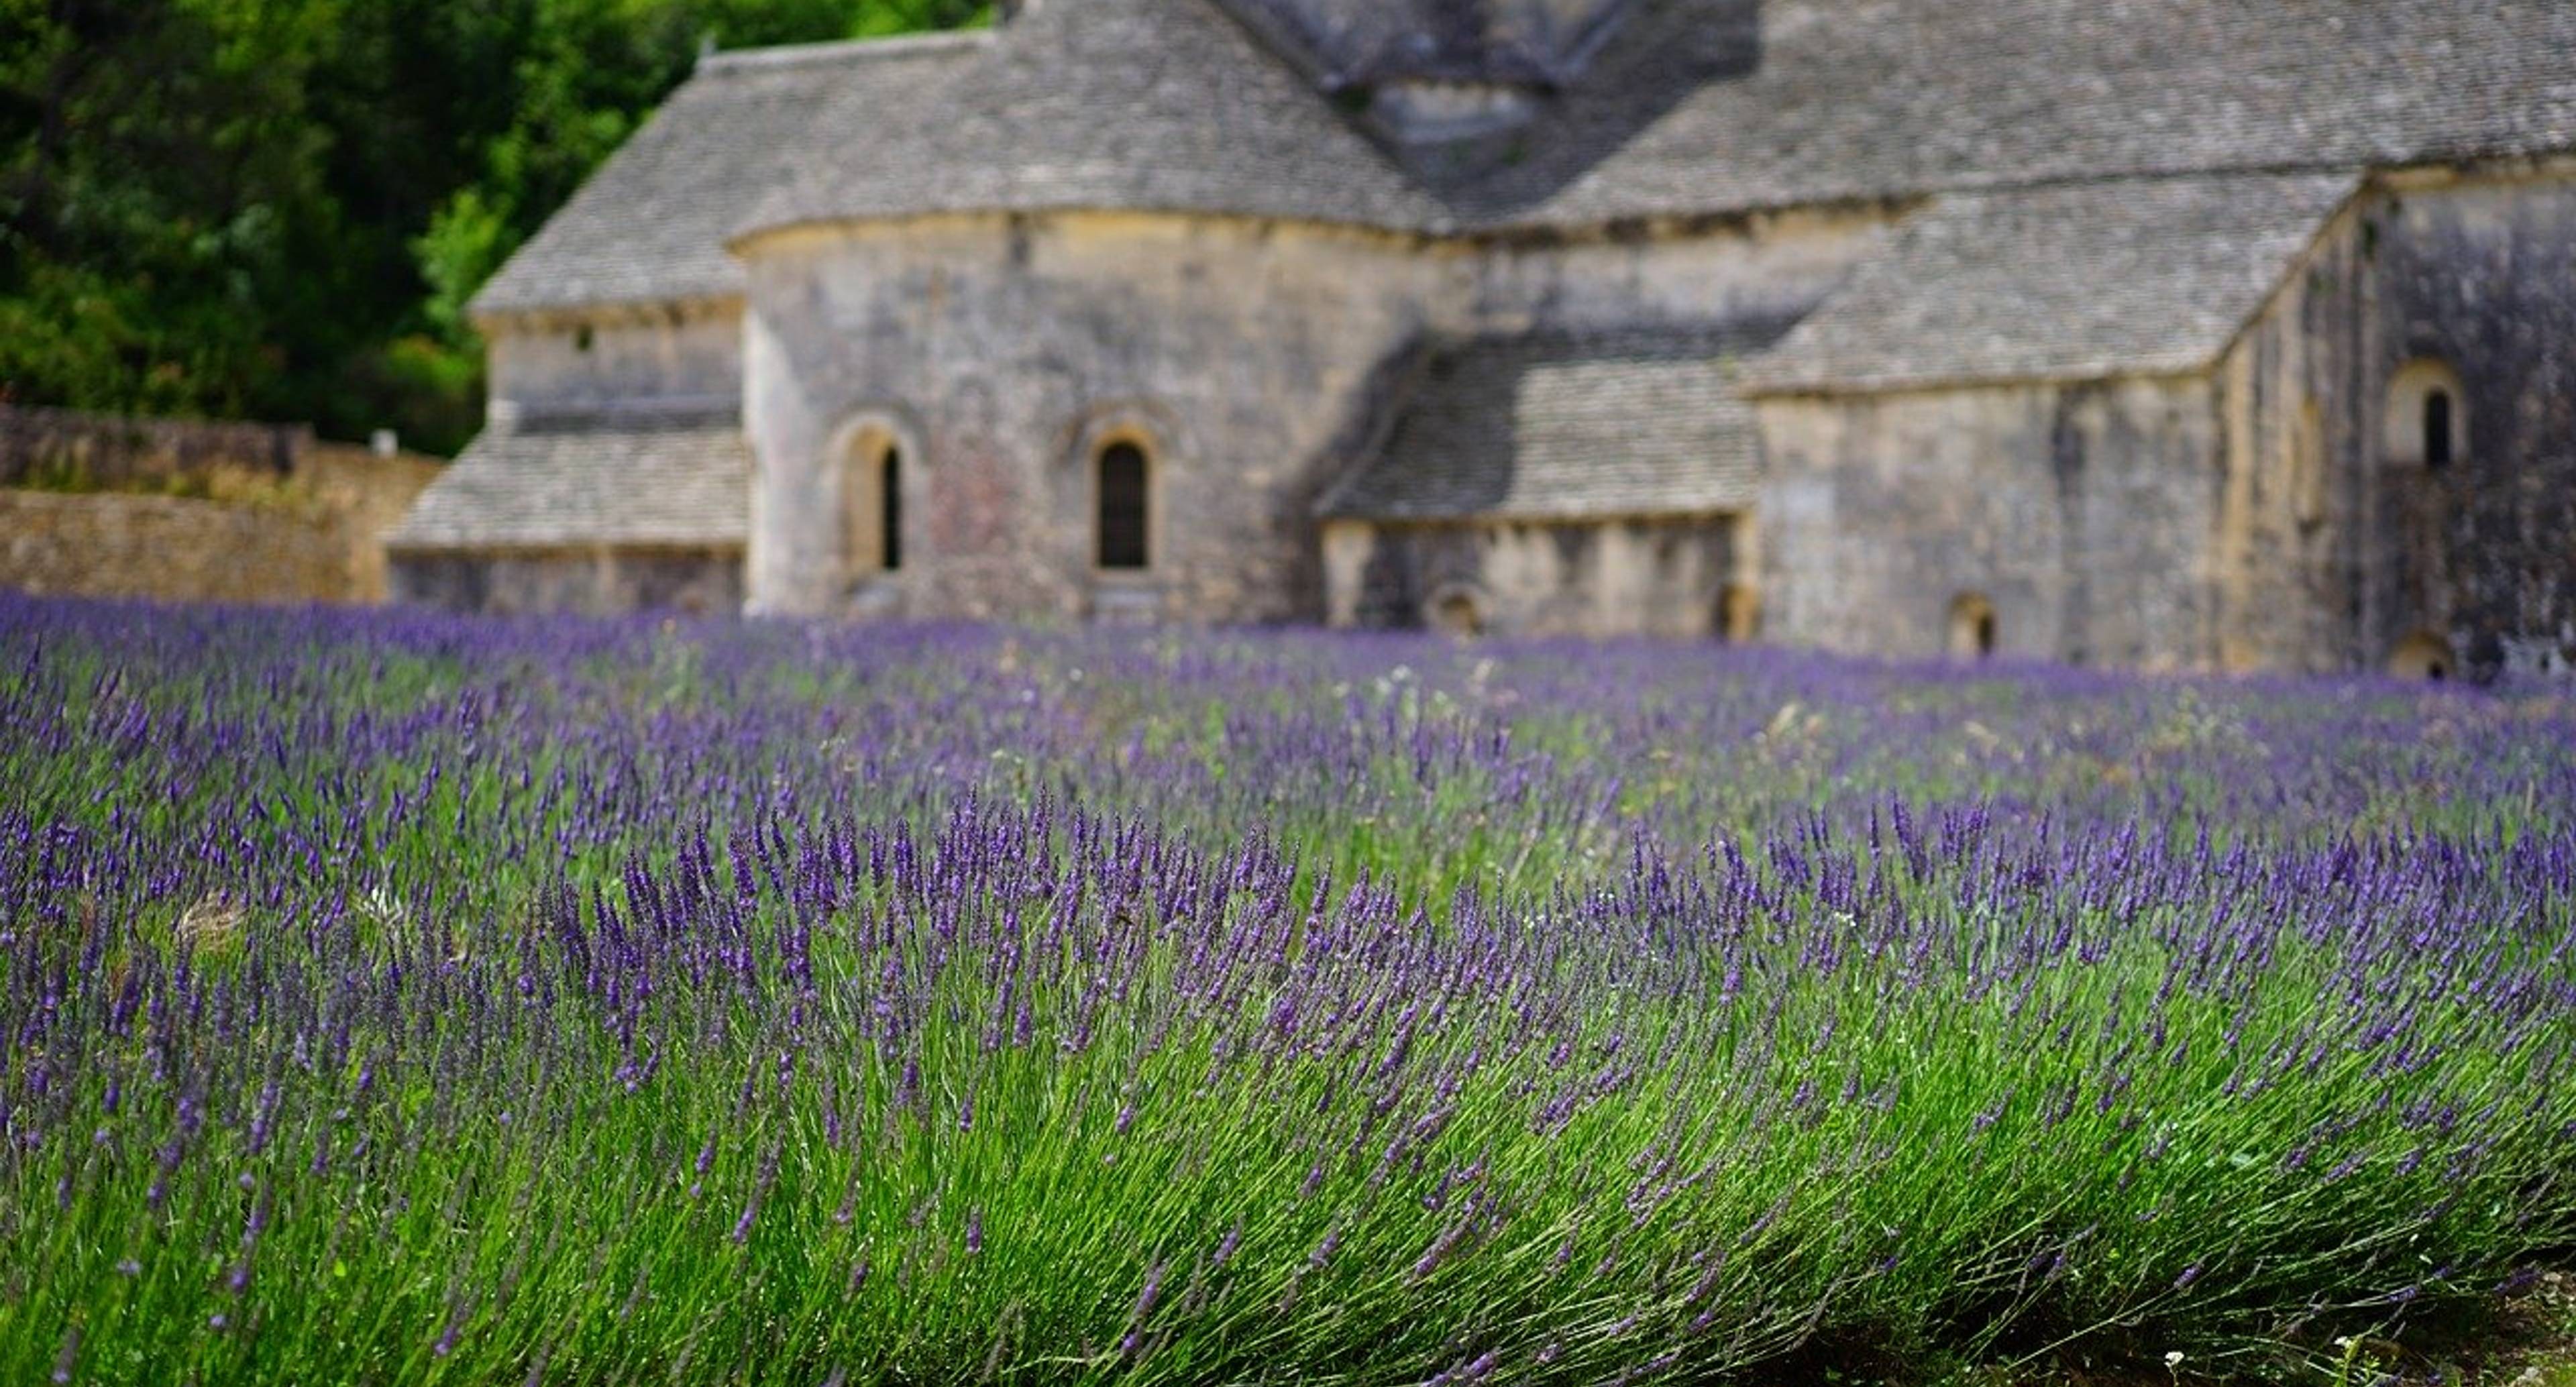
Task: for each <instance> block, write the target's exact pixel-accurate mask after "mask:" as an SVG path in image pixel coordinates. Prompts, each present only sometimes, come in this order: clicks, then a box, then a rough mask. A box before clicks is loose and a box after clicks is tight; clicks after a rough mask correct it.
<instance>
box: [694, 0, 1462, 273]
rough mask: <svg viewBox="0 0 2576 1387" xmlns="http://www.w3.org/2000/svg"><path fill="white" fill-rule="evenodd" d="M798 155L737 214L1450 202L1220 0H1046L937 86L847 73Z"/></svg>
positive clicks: (759, 217)
mask: <svg viewBox="0 0 2576 1387" xmlns="http://www.w3.org/2000/svg"><path fill="white" fill-rule="evenodd" d="M787 162H788V166H789V168H790V170H791V172H790V174H789V176H788V177H787V178H785V179H784V180H783V181H782V182H781V184H780V185H779V187H778V188H777V189H776V190H775V191H774V192H772V193H771V194H770V195H769V196H768V197H767V198H766V199H764V200H763V201H761V203H760V204H759V206H758V209H757V211H755V212H754V213H753V214H752V215H751V216H750V217H748V218H747V219H746V220H745V221H743V222H742V223H741V225H740V227H739V228H738V229H739V230H742V231H755V230H761V229H766V228H773V227H778V226H783V225H790V224H794V223H800V222H829V221H836V220H842V219H849V218H871V219H874V218H889V217H899V216H915V215H921V214H924V213H935V212H963V211H1044V210H1066V209H1095V210H1096V209H1134V210H1155V211H1188V212H1204V213H1225V214H1238V215H1245V216H1256V217H1273V218H1280V219H1285V220H1296V221H1328V222H1349V223H1362V224H1368V225H1376V226H1389V227H1418V226H1428V225H1431V224H1433V223H1436V222H1439V221H1441V220H1443V219H1444V217H1445V213H1444V212H1443V210H1442V208H1441V207H1440V205H1439V203H1438V202H1437V201H1436V200H1434V199H1433V198H1432V197H1431V196H1430V195H1429V194H1427V193H1425V192H1423V191H1421V190H1420V189H1418V188H1416V187H1414V186H1413V185H1412V184H1411V183H1410V182H1409V181H1408V180H1407V179H1406V177H1405V175H1404V174H1403V172H1402V171H1401V170H1400V169H1398V168H1397V167H1396V166H1395V164H1394V163H1393V161H1392V160H1390V159H1389V158H1388V157H1387V156H1386V155H1385V154H1384V153H1383V152H1381V151H1380V150H1379V149H1378V148H1377V146H1375V145H1373V144H1371V143H1370V142H1369V141H1368V140H1367V139H1366V138H1365V137H1364V136H1362V135H1361V134H1360V133H1359V132H1358V130H1357V129H1355V128H1354V127H1353V126H1352V125H1351V124H1350V123H1349V122H1348V121H1346V120H1344V119H1343V118H1342V116H1341V115H1340V114H1338V113H1337V112H1336V111H1335V110H1334V107H1333V104H1332V102H1331V101H1330V100H1328V99H1327V98H1326V97H1325V96H1324V95H1322V94H1321V93H1319V92H1318V91H1317V90H1316V89H1315V88H1314V87H1313V86H1312V85H1310V84H1309V82H1308V81H1307V79H1306V78H1305V77H1303V76H1301V75H1299V73H1298V72H1297V71H1295V70H1294V69H1292V68H1291V67H1290V66H1289V64H1288V63H1287V62H1286V61H1284V60H1283V59H1281V58H1280V57H1279V56H1278V55H1277V54H1275V53H1273V52H1271V51H1269V50H1267V49H1265V48H1263V47H1262V46H1261V44H1260V43H1259V42H1258V41H1256V40H1255V39H1254V38H1253V37H1252V35H1251V33H1250V32H1249V31H1248V30H1246V29H1245V28H1244V26H1243V25H1241V24H1240V23H1238V22H1236V21H1235V20H1234V19H1233V18H1232V17H1230V16H1229V15H1228V14H1227V13H1226V12H1225V11H1223V10H1222V9H1220V8H1219V7H1218V6H1217V5H1216V4H1215V3H1214V0H1050V3H1046V4H1043V5H1040V6H1037V7H1036V8H1035V9H1034V10H1032V11H1031V12H1029V13H1026V14H1024V15H1023V16H1022V17H1020V18H1018V19H1015V20H1013V21H1011V22H1010V23H1009V24H1008V25H1007V26H1005V27H1004V28H1003V29H1001V30H1000V31H999V32H998V33H997V34H996V35H995V38H994V41H993V43H992V46H991V48H990V49H989V51H987V52H986V53H985V54H984V55H983V56H982V57H981V58H980V59H978V60H977V61H975V62H973V63H972V64H970V65H968V66H966V67H965V68H964V69H962V70H960V71H958V72H957V73H955V74H954V76H953V77H952V78H951V79H950V80H948V81H946V82H944V83H942V84H941V85H940V86H939V87H938V89H937V90H936V91H919V90H911V89H907V90H905V91H902V92H893V91H888V90H880V89H879V88H878V87H877V85H876V84H875V83H873V82H871V81H856V80H854V81H851V82H849V83H847V84H845V86H844V87H843V89H842V90H841V91H840V92H839V93H838V94H837V95H836V96H835V98H834V99H833V100H832V101H831V103H830V104H829V106H828V107H827V108H826V109H825V110H824V112H823V114H822V115H821V117H820V118H819V119H817V120H815V121H814V122H812V123H811V124H810V125H809V126H808V127H806V129H805V132H804V136H803V139H802V140H801V142H800V143H799V144H798V145H797V147H796V149H795V150H794V151H793V153H792V155H791V157H790V158H789V159H788V161H787Z"/></svg>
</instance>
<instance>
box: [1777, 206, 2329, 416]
mask: <svg viewBox="0 0 2576 1387" xmlns="http://www.w3.org/2000/svg"><path fill="white" fill-rule="evenodd" d="M2357 187H2358V180H2357V179H2355V178H2353V177H2350V176H2342V177H2334V176H2264V175H2247V176H2237V177H2221V178H2182V179H2145V180H2128V181H2122V182H2114V183H2099V184H2078V185H2070V186H2065V187H2058V188H2046V189H2037V190H2033V191H2029V192H2013V193H1971V194H1964V195H1959V196H1956V197H1951V198H1945V199H1943V200H1942V201H1941V202H1940V203H1939V204H1938V205H1937V206H1935V207H1934V208H1933V209H1932V210H1931V211H1929V212H1926V213H1924V214H1923V215H1922V216H1920V217H1918V218H1917V219H1916V220H1914V221H1913V222H1911V223H1909V224H1908V225H1907V226H1906V228H1905V230H1904V232H1903V233H1902V234H1901V235H1900V236H1899V237H1898V238H1897V240H1896V242H1895V244H1894V245H1892V246H1891V247H1890V248H1889V249H1888V250H1887V251H1886V252H1885V253H1884V254H1882V255H1881V256H1880V257H1879V258H1878V259H1876V260H1874V261H1871V262H1870V263H1868V264H1866V265H1864V266H1863V267H1862V268H1861V269H1860V270H1859V271H1858V272H1857V273H1856V274H1855V275H1854V276H1853V278H1852V281H1851V282H1850V283H1849V284H1847V285H1845V286H1844V287H1843V288H1842V289H1841V290H1840V291H1839V292H1837V293H1836V294H1835V295H1834V296H1833V297H1832V298H1830V299H1827V300H1826V301H1825V304H1824V306H1823V307H1822V308H1820V309H1818V310H1816V312H1815V313H1814V314H1812V315H1810V316H1809V317H1808V318H1807V319H1806V321H1804V322H1802V323H1800V324H1799V325H1798V327H1797V328H1796V330H1795V331H1793V332H1791V333H1790V334H1789V335H1788V336H1787V337H1786V338H1785V339H1783V340H1782V341H1781V343H1780V344H1779V346H1778V347H1776V348H1774V349H1773V350H1772V351H1770V352H1769V353H1767V354H1765V355H1764V356H1762V357H1761V358H1759V359H1757V360H1755V361H1753V362H1751V363H1749V364H1748V365H1747V367H1746V370H1745V377H1744V388H1745V390H1746V391H1747V392H1748V393H1752V394H1776V393H1790V392H1805V391H1819V392H1867V391H1884V390H1895V389H1905V388H1920V387H1927V386H1936V385H1961V384H1974V383H1987V382H2000V381H2011V380H2066V379H2102V378H2108V377H2112V376H2121V375H2140V374H2161V373H2177V372H2190V371H2198V370H2202V369H2205V368H2207V367H2209V366H2210V365H2212V364H2214V363H2215V361H2216V360H2217V358H2218V356H2219V355H2220V353H2221V352H2223V351H2224V350H2225V348H2226V346H2227V344H2228V343H2229V342H2231V341H2233V340H2234V339H2235V337H2236V334H2237V333H2238V332H2239V331H2240V330H2241V329H2242V328H2243V327H2244V325H2245V323H2246V322H2247V320H2248V319H2250V318H2251V317H2252V316H2253V315H2254V313H2255V311H2256V310H2257V309H2258V308H2259V307H2260V306H2261V305H2262V303H2263V301H2264V300H2265V299H2266V298H2267V297H2268V296H2269V295H2270V294H2271V292H2272V291H2273V289H2274V288H2275V287H2276V286H2277V285H2279V284H2280V282H2281V279H2282V277H2283V275H2284V274H2285V273H2286V272H2287V271H2288V269H2289V267H2290V266H2291V265H2292V264H2293V263H2294V262H2295V261H2296V259H2297V258H2298V256H2299V255H2300V253H2301V252H2302V251H2303V250H2305V249H2306V248H2307V246H2308V245H2309V244H2310V243H2311V242H2313V241H2314V240H2315V238H2316V236H2317V234H2318V232H2319V231H2320V230H2321V229H2322V228H2323V226H2324V224H2325V222H2326V221H2327V219H2329V218H2330V217H2332V216H2333V215H2334V213H2335V211H2336V210H2337V209H2338V208H2340V207H2341V206H2342V205H2343V204H2344V203H2345V202H2346V201H2347V200H2348V199H2349V198H2350V197H2351V196H2352V194H2353V193H2354V191H2355V190H2356V188H2357Z"/></svg>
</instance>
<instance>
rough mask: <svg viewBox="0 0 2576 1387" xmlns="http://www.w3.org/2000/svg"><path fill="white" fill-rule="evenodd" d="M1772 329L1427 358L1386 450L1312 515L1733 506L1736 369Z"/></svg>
mask: <svg viewBox="0 0 2576 1387" xmlns="http://www.w3.org/2000/svg"><path fill="white" fill-rule="evenodd" d="M1777 334H1778V328H1777V327H1773V326H1759V327H1745V328H1738V329H1735V330H1732V331H1728V332H1625V333H1617V334H1603V335H1585V336H1576V335H1553V334H1550V335H1540V336H1528V337H1509V338H1488V339H1481V340H1476V341H1471V342H1467V343H1463V344H1460V345H1457V346H1453V347H1451V348H1448V349H1446V350H1443V351H1439V352H1436V353H1435V354H1433V356H1432V357H1431V359H1430V361H1429V363H1428V364H1427V366H1426V367H1425V368H1424V370H1423V376H1422V378H1421V380H1420V381H1419V382H1418V383H1417V384H1416V385H1415V386H1414V388H1413V389H1412V390H1411V391H1410V392H1409V394H1408V396H1407V398H1405V399H1404V400H1402V401H1401V402H1400V403H1399V405H1398V409H1399V411H1400V412H1399V413H1398V415H1397V418H1396V423H1395V427H1394V429H1393V430H1392V431H1391V433H1390V434H1389V436H1388V438H1387V441H1386V444H1385V446H1384V447H1383V448H1382V449H1380V450H1379V451H1378V453H1377V455H1376V456H1375V457H1374V458H1373V459H1372V460H1371V461H1370V462H1369V463H1368V464H1367V465H1366V466H1365V467H1363V468H1362V469H1361V470H1360V471H1359V472H1358V473H1356V474H1355V475H1353V476H1352V477H1351V478H1350V479H1349V480H1348V481H1346V482H1345V483H1344V484H1343V485H1342V486H1340V487H1339V488H1337V489H1336V490H1335V491H1334V492H1333V493H1332V494H1331V495H1330V496H1329V497H1328V498H1327V499H1326V500H1325V502H1324V504H1323V505H1322V506H1321V507H1320V510H1321V511H1322V512H1323V513H1324V514H1326V515H1334V516H1350V517H1360V518H1367V519H1375V520H1465V519H1576V518H1584V517H1600V516H1637V515H1682V514H1705V513H1710V512H1718V511H1732V510H1741V509H1744V508H1745V507H1748V506H1750V505H1751V504H1752V503H1753V499H1754V492H1755V489H1756V487H1757V486H1758V485H1759V484H1760V481H1761V442H1760V438H1759V436H1758V434H1757V433H1756V431H1755V428H1754V422H1753V415H1752V410H1751V408H1750V407H1749V406H1747V405H1745V404H1744V403H1743V402H1742V401H1740V400H1738V399H1737V398H1736V397H1735V394H1734V390H1733V384H1732V377H1733V374H1734V363H1735V361H1736V359H1737V357H1738V356H1739V355H1740V354H1741V353H1744V352H1747V351H1752V350H1757V349H1758V348H1759V347H1760V346H1761V344H1763V343H1764V342H1767V341H1769V340H1770V339H1771V338H1773V337H1775V336H1777Z"/></svg>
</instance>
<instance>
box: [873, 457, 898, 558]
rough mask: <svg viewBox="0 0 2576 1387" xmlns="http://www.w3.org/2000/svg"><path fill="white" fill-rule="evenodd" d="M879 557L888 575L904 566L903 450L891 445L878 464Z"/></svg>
mask: <svg viewBox="0 0 2576 1387" xmlns="http://www.w3.org/2000/svg"><path fill="white" fill-rule="evenodd" d="M877 555H878V557H879V559H880V560H881V561H882V563H883V564H884V567H885V571H886V572H888V573H892V572H894V571H895V570H896V569H899V568H901V567H903V449H901V448H897V447H893V446H891V445H889V446H888V447H887V448H886V450H885V456H884V458H883V459H882V460H880V461H879V462H878V464H877Z"/></svg>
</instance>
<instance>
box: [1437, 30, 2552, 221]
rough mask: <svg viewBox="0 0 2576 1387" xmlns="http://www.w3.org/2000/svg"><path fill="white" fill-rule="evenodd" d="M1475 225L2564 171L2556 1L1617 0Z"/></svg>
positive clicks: (1486, 186) (1475, 206) (1470, 193)
mask: <svg viewBox="0 0 2576 1387" xmlns="http://www.w3.org/2000/svg"><path fill="white" fill-rule="evenodd" d="M1639 6H1640V8H1639V10H1638V11H1637V12H1636V13H1635V14H1634V15H1632V16H1631V18H1630V20H1629V22H1628V23H1627V24H1626V25H1624V26H1623V27H1622V28H1621V29H1620V30H1619V31H1618V32H1617V33H1615V34H1614V35H1613V36H1612V37H1611V39H1610V41H1609V43H1608V44H1607V45H1606V46H1605V48H1604V49H1603V50H1602V51H1601V52H1600V53H1599V54H1598V55H1597V56H1596V57H1595V58H1594V60H1593V63H1592V65H1591V67H1590V68H1589V70H1588V71H1587V72H1586V73H1585V75H1584V76H1583V78H1582V79H1581V81H1579V82H1578V83H1577V84H1576V85H1575V86H1574V87H1573V88H1572V89H1571V90H1569V91H1568V92H1567V93H1566V94H1565V96H1564V97H1563V98H1562V99H1561V100H1560V102H1559V103H1558V104H1557V106H1556V107H1555V108H1554V109H1552V110H1551V111H1550V112H1549V113H1547V114H1545V115H1543V116H1542V117H1541V119H1540V121H1539V122H1538V123H1537V124H1536V125H1535V126H1534V127H1533V130H1532V134H1531V139H1530V142H1529V147H1528V148H1527V150H1526V151H1524V156H1523V158H1522V159H1521V160H1520V161H1518V163H1517V164H1516V165H1515V166H1514V167H1512V168H1508V169H1505V170H1503V171H1501V172H1499V173H1497V174H1496V175H1495V176H1494V177H1493V178H1492V179H1490V180H1489V181H1487V182H1485V183H1483V184H1480V185H1478V186H1476V187H1474V188H1472V189H1468V190H1464V191H1463V192H1462V193H1461V194H1460V195H1459V196H1460V199H1461V201H1462V205H1463V206H1465V207H1466V208H1467V209H1468V211H1469V214H1470V215H1471V216H1473V217H1475V218H1477V219H1479V220H1481V221H1483V222H1485V223H1488V224H1522V225H1528V224H1549V225H1569V224H1571V225H1584V224H1598V223H1601V222H1605V221H1608V220H1613V219H1617V218H1627V217H1642V216H1659V215H1671V216H1692V215H1700V214H1709V213H1723V212H1732V211H1745V210H1754V209H1760V208H1771V207H1786V206H1795V205H1803V204H1812V203H1818V202H1831V201H1849V200H1870V199H1881V198H1890V197H1900V196H1906V195H1911V194H1920V193H1929V192H1940V191H1951V190H1959V189H1968V188H1992V187H2001V186H2012V185H2028V184H2036V183H2047V182H2064V181H2075V180H2089V179H2098V178H2106V177H2130V176H2139V175H2154V174H2178V173H2207V172H2223V171H2277V170H2283V169H2357V168H2362V167H2366V166H2373V165H2388V164H2402V163H2408V162H2414V161H2419V160H2438V159H2457V158H2472V157H2490V156H2499V157H2511V156H2522V155H2533V154H2541V153H2555V152H2562V151H2566V150H2570V149H2576V62H2571V61H2570V60H2569V57H2568V55H2569V54H2570V53H2576V5H2570V4H2567V3H2565V0H2441V3H2438V4H2428V3H2423V0H1639Z"/></svg>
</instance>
